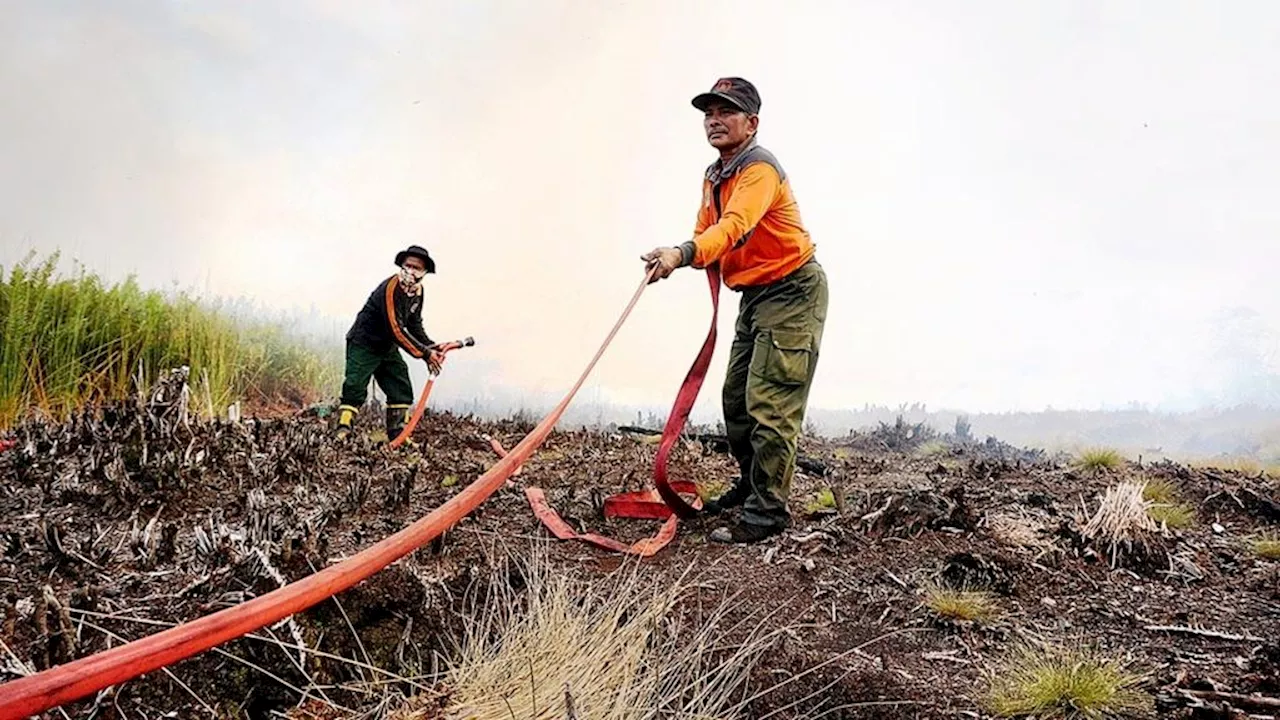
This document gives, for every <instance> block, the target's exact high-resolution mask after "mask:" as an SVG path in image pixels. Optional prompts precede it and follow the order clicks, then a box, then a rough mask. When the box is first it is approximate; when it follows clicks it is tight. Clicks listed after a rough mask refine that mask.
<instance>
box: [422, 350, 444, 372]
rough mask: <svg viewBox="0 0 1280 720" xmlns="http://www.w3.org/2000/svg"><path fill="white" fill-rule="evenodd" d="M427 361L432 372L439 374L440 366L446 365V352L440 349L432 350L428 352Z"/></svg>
mask: <svg viewBox="0 0 1280 720" xmlns="http://www.w3.org/2000/svg"><path fill="white" fill-rule="evenodd" d="M426 361H427V369H428V370H430V371H431V374H432V375H439V374H440V368H441V366H443V365H444V353H442V352H440V351H439V350H431V351H429V352H428V353H427V357H426Z"/></svg>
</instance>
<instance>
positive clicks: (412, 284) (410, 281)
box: [400, 266, 426, 294]
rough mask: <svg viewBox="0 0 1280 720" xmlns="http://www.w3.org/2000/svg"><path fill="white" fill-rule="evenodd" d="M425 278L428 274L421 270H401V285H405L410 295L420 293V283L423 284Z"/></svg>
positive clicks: (405, 268) (404, 268)
mask: <svg viewBox="0 0 1280 720" xmlns="http://www.w3.org/2000/svg"><path fill="white" fill-rule="evenodd" d="M425 276H426V273H425V272H423V271H421V270H416V269H414V268H410V267H408V266H405V267H402V268H400V284H401V285H403V286H404V289H405V290H406V291H408V292H409V293H410V294H416V293H417V292H418V289H419V283H421V282H422V278H423V277H425Z"/></svg>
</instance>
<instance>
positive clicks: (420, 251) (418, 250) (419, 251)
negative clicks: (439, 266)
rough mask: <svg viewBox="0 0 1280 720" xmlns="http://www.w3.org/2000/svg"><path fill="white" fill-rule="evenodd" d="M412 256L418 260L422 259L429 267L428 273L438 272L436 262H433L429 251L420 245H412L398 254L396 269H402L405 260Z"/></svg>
mask: <svg viewBox="0 0 1280 720" xmlns="http://www.w3.org/2000/svg"><path fill="white" fill-rule="evenodd" d="M410 255H412V256H413V257H416V258H420V259H421V260H422V263H423V264H424V265H426V266H427V272H429V273H433V272H435V271H436V261H435V260H432V259H431V255H430V254H429V253H428V252H427V249H426V248H424V247H422V246H420V245H410V246H409V247H407V248H405V249H404V250H401V251H400V252H398V253H396V267H400V266H402V265H404V261H405V258H407V257H409V256H410Z"/></svg>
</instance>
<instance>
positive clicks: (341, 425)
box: [338, 405, 356, 440]
mask: <svg viewBox="0 0 1280 720" xmlns="http://www.w3.org/2000/svg"><path fill="white" fill-rule="evenodd" d="M355 416H356V409H355V408H353V407H347V406H345V405H344V406H343V407H341V408H339V409H338V439H339V440H346V439H347V436H349V435H350V434H351V421H352V420H353V419H355Z"/></svg>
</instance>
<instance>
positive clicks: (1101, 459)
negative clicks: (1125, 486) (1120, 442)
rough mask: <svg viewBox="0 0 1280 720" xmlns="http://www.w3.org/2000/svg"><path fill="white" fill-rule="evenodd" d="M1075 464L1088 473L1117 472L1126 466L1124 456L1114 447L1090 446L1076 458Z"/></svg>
mask: <svg viewBox="0 0 1280 720" xmlns="http://www.w3.org/2000/svg"><path fill="white" fill-rule="evenodd" d="M1075 466H1076V468H1077V469H1078V470H1081V471H1084V472H1087V473H1095V474H1097V473H1104V472H1115V471H1116V470H1119V469H1120V468H1121V467H1123V466H1124V456H1123V455H1121V454H1120V452H1119V451H1117V450H1114V449H1112V448H1089V449H1087V450H1084V451H1082V452H1081V453H1080V456H1079V457H1077V458H1076V462H1075Z"/></svg>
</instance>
